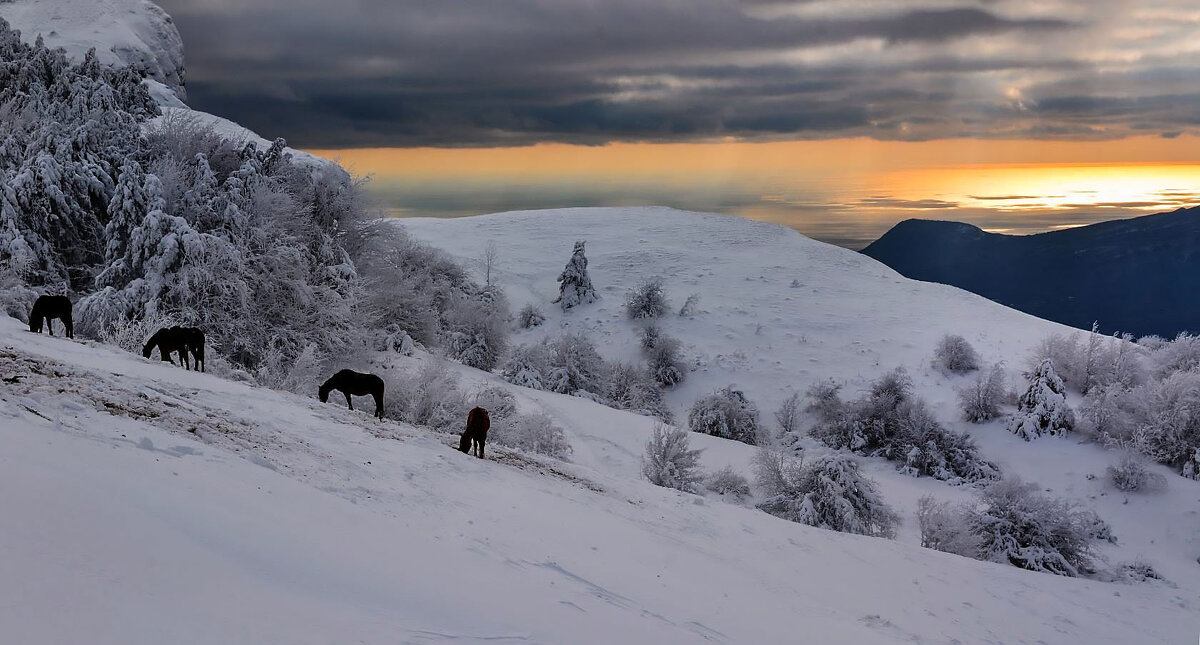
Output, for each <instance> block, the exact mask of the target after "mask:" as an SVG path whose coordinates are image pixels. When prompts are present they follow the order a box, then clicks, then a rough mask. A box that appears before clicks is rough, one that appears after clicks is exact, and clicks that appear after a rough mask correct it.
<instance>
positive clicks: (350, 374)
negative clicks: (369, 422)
mask: <svg viewBox="0 0 1200 645" xmlns="http://www.w3.org/2000/svg"><path fill="white" fill-rule="evenodd" d="M332 390H337V391H339V392H341V393H342V394H345V395H346V405H347V406H349V408H350V409H351V410H353V409H354V402H353V401H351V400H350V396H351V395H354V396H367V395H370V396H371V397H372V398H374V399H375V416H376V417H379V418H380V419H382V418H383V379H381V378H379V377H378V376H375V375H374V374H363V373H362V372H355V371H354V370H342V371H340V372H338V373H337V374H334V375H333V376H331V377H329V380H328V381H325V382H324V383H322V384H321V389H320V390H319V391H318V392H317V394H318V395H319V396H320V399H321V403H324V402H326V401H328V400H329V392H330V391H332Z"/></svg>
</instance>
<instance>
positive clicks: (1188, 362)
mask: <svg viewBox="0 0 1200 645" xmlns="http://www.w3.org/2000/svg"><path fill="white" fill-rule="evenodd" d="M1138 344H1139V345H1141V346H1143V347H1146V348H1148V349H1149V350H1150V363H1151V365H1152V366H1153V370H1154V373H1155V375H1156V376H1158V377H1159V378H1162V377H1165V376H1168V375H1170V374H1173V373H1175V372H1192V371H1196V370H1197V369H1200V335H1192V334H1189V333H1187V332H1179V335H1178V336H1176V337H1175V340H1173V341H1170V342H1165V341H1163V340H1162V339H1161V338H1143V339H1141V340H1139V341H1138Z"/></svg>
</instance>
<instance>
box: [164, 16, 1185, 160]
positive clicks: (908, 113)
mask: <svg viewBox="0 0 1200 645" xmlns="http://www.w3.org/2000/svg"><path fill="white" fill-rule="evenodd" d="M160 2H161V4H162V5H163V6H164V7H165V8H166V9H167V10H168V11H169V12H170V13H171V14H172V15H173V16H174V18H175V20H176V23H177V24H178V25H179V28H180V30H181V32H182V34H183V37H184V42H185V43H186V47H187V60H188V78H189V86H188V92H189V97H190V99H191V102H192V104H193V105H194V106H195V107H198V108H200V109H205V110H209V111H212V112H216V113H218V114H221V115H223V116H228V117H230V118H232V119H234V120H236V121H239V122H242V123H243V124H245V125H247V126H250V127H251V128H254V129H258V130H262V131H267V132H281V133H282V134H284V135H285V136H287V137H288V138H289V139H290V140H291V141H292V142H293V143H294V144H296V145H301V146H309V147H323V146H330V147H338V146H388V145H509V144H524V143H533V142H537V141H548V140H554V141H569V142H578V143H603V142H606V141H612V140H656V141H675V140H692V139H702V138H713V137H721V136H735V137H746V138H781V137H784V138H787V137H830V136H850V135H866V136H873V137H877V138H895V139H921V138H929V137H936V136H959V135H967V136H996V135H997V133H1002V132H1005V131H1017V130H1024V131H1032V130H1031V129H1032V128H1034V127H1041V128H1054V127H1061V128H1064V129H1063V132H1064V133H1065V132H1067V131H1069V130H1070V127H1071V126H1072V125H1073V124H1072V123H1065V124H1057V123H1040V122H1029V123H1026V122H1025V121H1028V120H1030V118H1031V117H1030V114H1029V113H1028V110H1030V109H1039V108H1037V105H1038V104H1037V103H1035V102H1034V101H1029V102H1026V103H1022V101H1021V100H1020V97H1013V96H1009V95H1008V94H1006V93H1005V92H1006V89H1007V88H1006V87H1005V85H1006V84H1008V83H1010V82H1015V81H1017V80H1019V79H1020V78H1021V77H1022V76H1023V75H1027V74H1030V75H1031V74H1039V75H1041V76H1039V78H1038V80H1039V82H1040V83H1042V84H1046V85H1047V87H1050V86H1051V85H1052V84H1053V83H1054V82H1055V80H1056V78H1057V76H1054V75H1055V74H1059V75H1064V74H1069V73H1074V72H1076V71H1078V70H1079V69H1080V68H1084V69H1088V68H1089V65H1092V64H1091V63H1089V62H1088V61H1087V60H1083V59H1081V58H1080V57H1079V56H1076V55H1074V54H1076V53H1077V52H1073V51H1071V50H1070V48H1068V47H1050V46H1048V43H1050V42H1052V41H1055V39H1061V38H1066V39H1068V40H1067V41H1059V42H1060V43H1062V44H1069V39H1070V38H1071V37H1072V34H1080V33H1084V34H1085V35H1086V32H1088V30H1089V29H1090V28H1091V27H1090V25H1091V24H1092V21H1091V20H1090V19H1089V17H1088V16H1087V15H1080V14H1071V13H1070V12H1067V13H1066V14H1064V15H1062V16H1047V15H1044V12H1043V13H1042V14H1038V15H1023V14H1022V13H1021V11H1020V10H1019V7H1018V8H1016V9H1013V8H1008V7H1005V6H1004V3H1003V2H982V3H980V2H972V1H971V0H963V1H962V2H961V6H949V7H944V8H938V9H929V8H921V7H920V6H914V7H913V8H909V9H904V8H896V6H895V5H893V4H890V3H885V4H887V5H888V6H887V7H886V10H879V9H877V8H876V9H874V10H868V9H870V8H871V5H870V3H868V4H860V3H855V2H845V3H831V2H828V1H822V0H813V1H812V2H807V3H795V2H790V3H767V2H744V1H743V2H737V1H734V0H660V1H657V2H650V1H646V0H607V1H605V2H590V1H584V0H459V1H455V2H449V1H446V0H400V1H396V0H345V1H342V2H331V1H328V0H257V1H253V2H236V1H234V0H160ZM943 4H944V3H943ZM805 12H816V13H812V14H811V15H809V14H806V13H805ZM981 43H982V44H986V45H987V50H988V51H989V54H988V55H986V56H983V55H979V54H978V53H977V51H976V50H977V49H978V48H979V47H978V45H979V44H981ZM1173 64H1175V65H1178V63H1177V62H1176V63H1173ZM1046 74H1051V77H1050V78H1049V79H1047V78H1046V77H1045V75H1046ZM998 84H999V85H998ZM1039 87H1040V86H1039ZM1068 89H1069V88H1058V89H1056V90H1053V91H1050V90H1048V93H1049V94H1052V95H1048V96H1047V100H1048V101H1049V105H1050V107H1049V108H1048V113H1053V114H1061V115H1063V118H1064V119H1065V120H1067V121H1070V118H1069V117H1070V116H1071V112H1072V106H1078V107H1079V109H1086V108H1087V104H1086V101H1085V100H1084V99H1094V100H1101V99H1103V97H1101V96H1092V95H1090V94H1085V95H1081V96H1079V97H1078V98H1073V96H1072V95H1071V93H1070V92H1068V91H1067V90H1068ZM1072 101H1074V102H1072ZM1100 107H1101V109H1103V106H1100ZM1110 109H1111V108H1110ZM1134 112H1136V110H1135V111H1134ZM1128 115H1129V113H1127V112H1126V113H1122V116H1128ZM1169 120H1170V119H1165V120H1164V119H1161V118H1158V117H1155V118H1151V119H1148V120H1145V121H1147V122H1148V123H1149V124H1150V125H1151V127H1153V128H1156V129H1157V130H1161V131H1164V132H1170V131H1178V130H1184V129H1186V126H1187V125H1188V122H1179V123H1178V124H1177V125H1175V126H1174V127H1167V126H1166V123H1165V121H1169ZM1034 121H1036V119H1034ZM1084 132H1085V133H1089V132H1090V131H1088V130H1086V128H1085V130H1084Z"/></svg>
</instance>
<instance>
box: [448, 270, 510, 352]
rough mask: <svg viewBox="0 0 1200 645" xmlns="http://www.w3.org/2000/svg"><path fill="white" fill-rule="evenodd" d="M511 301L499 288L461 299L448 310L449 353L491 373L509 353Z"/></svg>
mask: <svg viewBox="0 0 1200 645" xmlns="http://www.w3.org/2000/svg"><path fill="white" fill-rule="evenodd" d="M508 319H509V312H508V301H507V299H506V298H505V297H504V292H503V291H501V290H500V288H499V287H484V288H483V289H482V290H481V291H480V292H479V293H478V294H477V295H467V294H461V295H459V296H458V297H457V298H456V300H455V302H454V304H453V305H451V306H450V307H449V308H448V309H447V313H446V327H447V335H448V339H447V340H446V342H445V343H444V345H445V347H446V349H447V353H448V354H449V355H450V356H451V357H452V358H455V359H457V360H459V361H461V362H462V363H463V364H464V365H468V366H470V367H474V368H476V369H481V370H485V371H491V370H492V368H494V367H495V366H496V365H497V364H498V363H499V362H500V357H501V356H502V355H503V354H504V353H505V352H506V351H507V350H508V324H509V323H508Z"/></svg>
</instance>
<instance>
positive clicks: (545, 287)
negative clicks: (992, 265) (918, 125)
mask: <svg viewBox="0 0 1200 645" xmlns="http://www.w3.org/2000/svg"><path fill="white" fill-rule="evenodd" d="M400 223H401V225H402V226H404V227H405V228H406V229H408V231H409V232H410V233H411V234H412V235H413V236H415V237H416V238H417V239H420V240H423V241H425V242H427V243H429V244H431V245H433V246H436V247H439V248H442V249H444V250H446V251H448V252H450V253H451V254H452V255H454V256H455V257H457V258H459V259H460V260H462V261H463V262H464V264H466V265H467V266H470V267H473V268H474V269H476V271H477V273H478V272H479V271H480V270H481V260H480V258H482V257H483V254H484V249H485V247H486V246H487V245H488V244H489V243H491V242H494V243H495V244H496V248H497V251H498V255H497V260H496V269H495V270H494V271H493V274H494V275H493V280H494V281H496V282H498V283H499V284H500V285H501V286H502V287H504V289H505V290H506V291H507V293H508V296H509V300H510V302H511V305H512V307H513V309H514V311H515V310H517V309H519V308H521V307H522V306H524V305H525V304H527V303H533V304H536V305H538V306H540V307H541V308H542V309H543V310H544V312H545V313H546V314H547V317H548V319H547V322H546V324H544V325H542V326H541V327H537V328H534V329H533V330H530V331H521V332H518V333H517V335H516V338H515V342H517V343H522V342H530V341H535V340H537V339H539V338H540V337H543V336H546V335H553V334H557V333H560V332H561V331H563V330H571V331H587V332H588V333H590V334H591V335H592V336H593V338H594V340H595V341H596V343H597V345H598V346H599V348H600V350H601V353H602V354H604V355H605V357H606V358H610V359H621V360H626V361H630V362H640V361H641V360H642V359H641V358H640V355H639V345H638V335H639V333H640V330H641V325H640V324H637V323H635V322H633V321H630V320H628V319H627V317H626V316H625V311H624V301H625V296H626V294H627V293H628V291H629V290H630V289H632V288H633V287H634V286H636V285H637V284H638V283H639V282H640V281H641V280H644V279H646V278H649V277H651V276H662V277H663V278H664V286H665V289H666V291H667V295H668V297H669V298H670V300H671V304H672V308H673V310H676V311H677V310H678V308H679V307H680V306H681V305H682V304H683V303H684V301H685V299H686V298H687V297H688V296H689V295H691V294H698V295H699V305H698V307H697V312H696V313H695V314H693V315H689V316H683V317H681V316H678V315H676V314H675V311H672V312H671V313H670V314H668V315H667V316H665V317H663V318H661V319H659V320H658V324H659V326H660V327H661V328H662V330H663V331H665V332H666V333H668V334H670V335H672V336H675V337H677V338H679V339H680V340H681V341H682V342H683V344H684V347H685V354H686V355H687V357H688V359H689V360H690V362H692V364H693V366H694V370H693V371H692V372H691V373H690V374H689V375H688V380H687V381H686V382H684V383H683V384H682V385H680V386H679V387H677V388H675V389H674V390H672V392H671V393H670V395H669V398H670V401H671V403H672V404H673V406H674V407H675V409H676V412H677V413H678V412H681V411H683V410H685V409H686V407H687V406H689V405H690V404H691V403H692V402H693V401H694V400H695V399H696V398H698V397H699V396H700V395H702V394H704V393H705V392H708V391H710V390H712V389H714V388H717V387H723V386H725V385H728V384H730V383H734V384H736V385H737V386H738V387H739V388H741V389H743V390H745V391H746V393H747V395H748V396H749V397H750V398H751V399H752V400H754V401H756V402H757V403H758V404H759V407H760V408H761V409H762V410H763V411H764V412H767V411H769V410H771V409H773V408H774V406H775V404H777V403H778V402H779V401H781V400H782V399H783V398H785V397H786V396H787V394H788V393H789V392H790V391H792V390H798V391H800V392H803V391H804V390H805V389H806V388H807V387H809V386H810V385H812V384H814V383H817V382H820V381H823V380H826V379H830V378H832V379H835V380H838V381H843V382H846V383H847V384H848V387H847V391H848V392H851V393H853V392H855V391H856V390H857V389H859V387H860V386H863V385H865V384H866V383H867V382H869V381H871V380H873V379H875V378H877V377H878V376H879V375H880V374H882V373H883V372H886V371H888V370H891V369H892V368H895V367H900V366H902V367H904V368H906V369H907V370H908V371H909V373H910V374H911V375H912V377H913V379H914V381H915V384H916V386H917V388H918V390H920V391H922V393H923V394H924V395H925V396H928V397H929V398H930V399H931V400H932V402H933V403H935V405H938V404H940V405H941V407H943V408H945V409H943V410H940V412H942V416H943V417H946V418H954V417H957V411H956V410H954V409H952V408H953V405H952V404H953V394H954V393H953V390H952V388H950V387H948V383H947V380H946V377H945V376H944V375H942V374H941V373H940V372H938V371H936V370H933V369H931V368H930V367H929V365H930V361H931V358H932V353H933V349H934V346H935V345H936V343H937V341H938V340H939V339H940V338H941V337H942V335H944V334H947V333H955V334H961V335H962V336H964V337H966V338H967V340H968V341H970V342H971V343H972V344H973V345H975V347H976V349H978V350H979V352H980V354H981V356H982V358H983V360H984V361H985V362H988V363H991V362H1000V361H1004V362H1005V364H1006V367H1007V369H1008V372H1009V376H1010V378H1013V379H1015V378H1018V377H1019V374H1020V368H1021V367H1023V361H1024V359H1025V357H1026V356H1027V355H1028V353H1029V351H1030V350H1031V348H1032V347H1033V346H1034V345H1035V344H1037V343H1038V342H1039V341H1040V340H1041V339H1043V338H1045V337H1046V336H1047V335H1048V334H1051V333H1069V332H1072V331H1073V330H1071V329H1069V328H1067V327H1064V326H1062V325H1058V324H1056V323H1051V322H1047V321H1045V320H1041V319H1038V318H1034V317H1033V316H1030V315H1027V314H1023V313H1021V312H1018V311H1016V310H1013V309H1009V308H1007V307H1004V306H1001V305H998V304H996V303H994V302H992V301H990V300H987V299H985V298H982V297H980V296H976V295H974V294H971V293H968V292H966V291H962V290H961V289H957V288H955V287H948V286H944V285H938V284H930V283H925V282H918V281H915V280H909V279H907V278H904V277H902V276H900V275H899V274H898V273H896V272H895V271H893V270H891V269H889V268H888V267H886V266H884V265H883V264H881V263H879V262H876V261H875V260H872V259H871V258H868V257H865V256H863V255H861V254H859V253H855V252H853V251H850V250H847V249H843V248H840V247H837V246H832V245H830V244H825V243H822V242H817V241H814V240H811V239H809V238H807V237H804V236H803V235H801V234H799V233H797V232H796V231H794V230H792V229H790V228H786V227H784V226H780V225H777V224H770V223H764V222H755V221H751V220H747V219H743V218H740V217H734V216H728V215H718V214H712V213H693V212H685V211H678V210H674V209H668V208H574V209H562V210H545V211H526V212H512V213H499V214H495V215H483V216H478V217H469V218H461V219H426V218H413V219H403V220H400ZM576 240H586V241H587V247H586V248H587V257H588V261H589V265H588V270H589V272H590V274H591V278H592V282H593V284H594V285H595V286H596V289H597V291H598V292H599V293H600V294H601V299H600V300H599V301H598V302H596V303H593V304H589V305H583V306H581V307H579V308H577V309H573V310H571V311H569V312H566V313H564V312H562V311H561V310H560V309H559V307H558V305H555V304H552V301H553V300H554V299H555V298H556V297H557V295H558V290H557V289H558V284H557V282H556V278H557V277H558V275H559V273H560V272H561V271H562V269H563V266H564V265H565V264H566V262H567V259H568V258H569V257H570V255H571V249H572V245H573V244H574V242H575V241H576ZM997 270H1003V268H1002V267H998V268H997Z"/></svg>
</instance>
